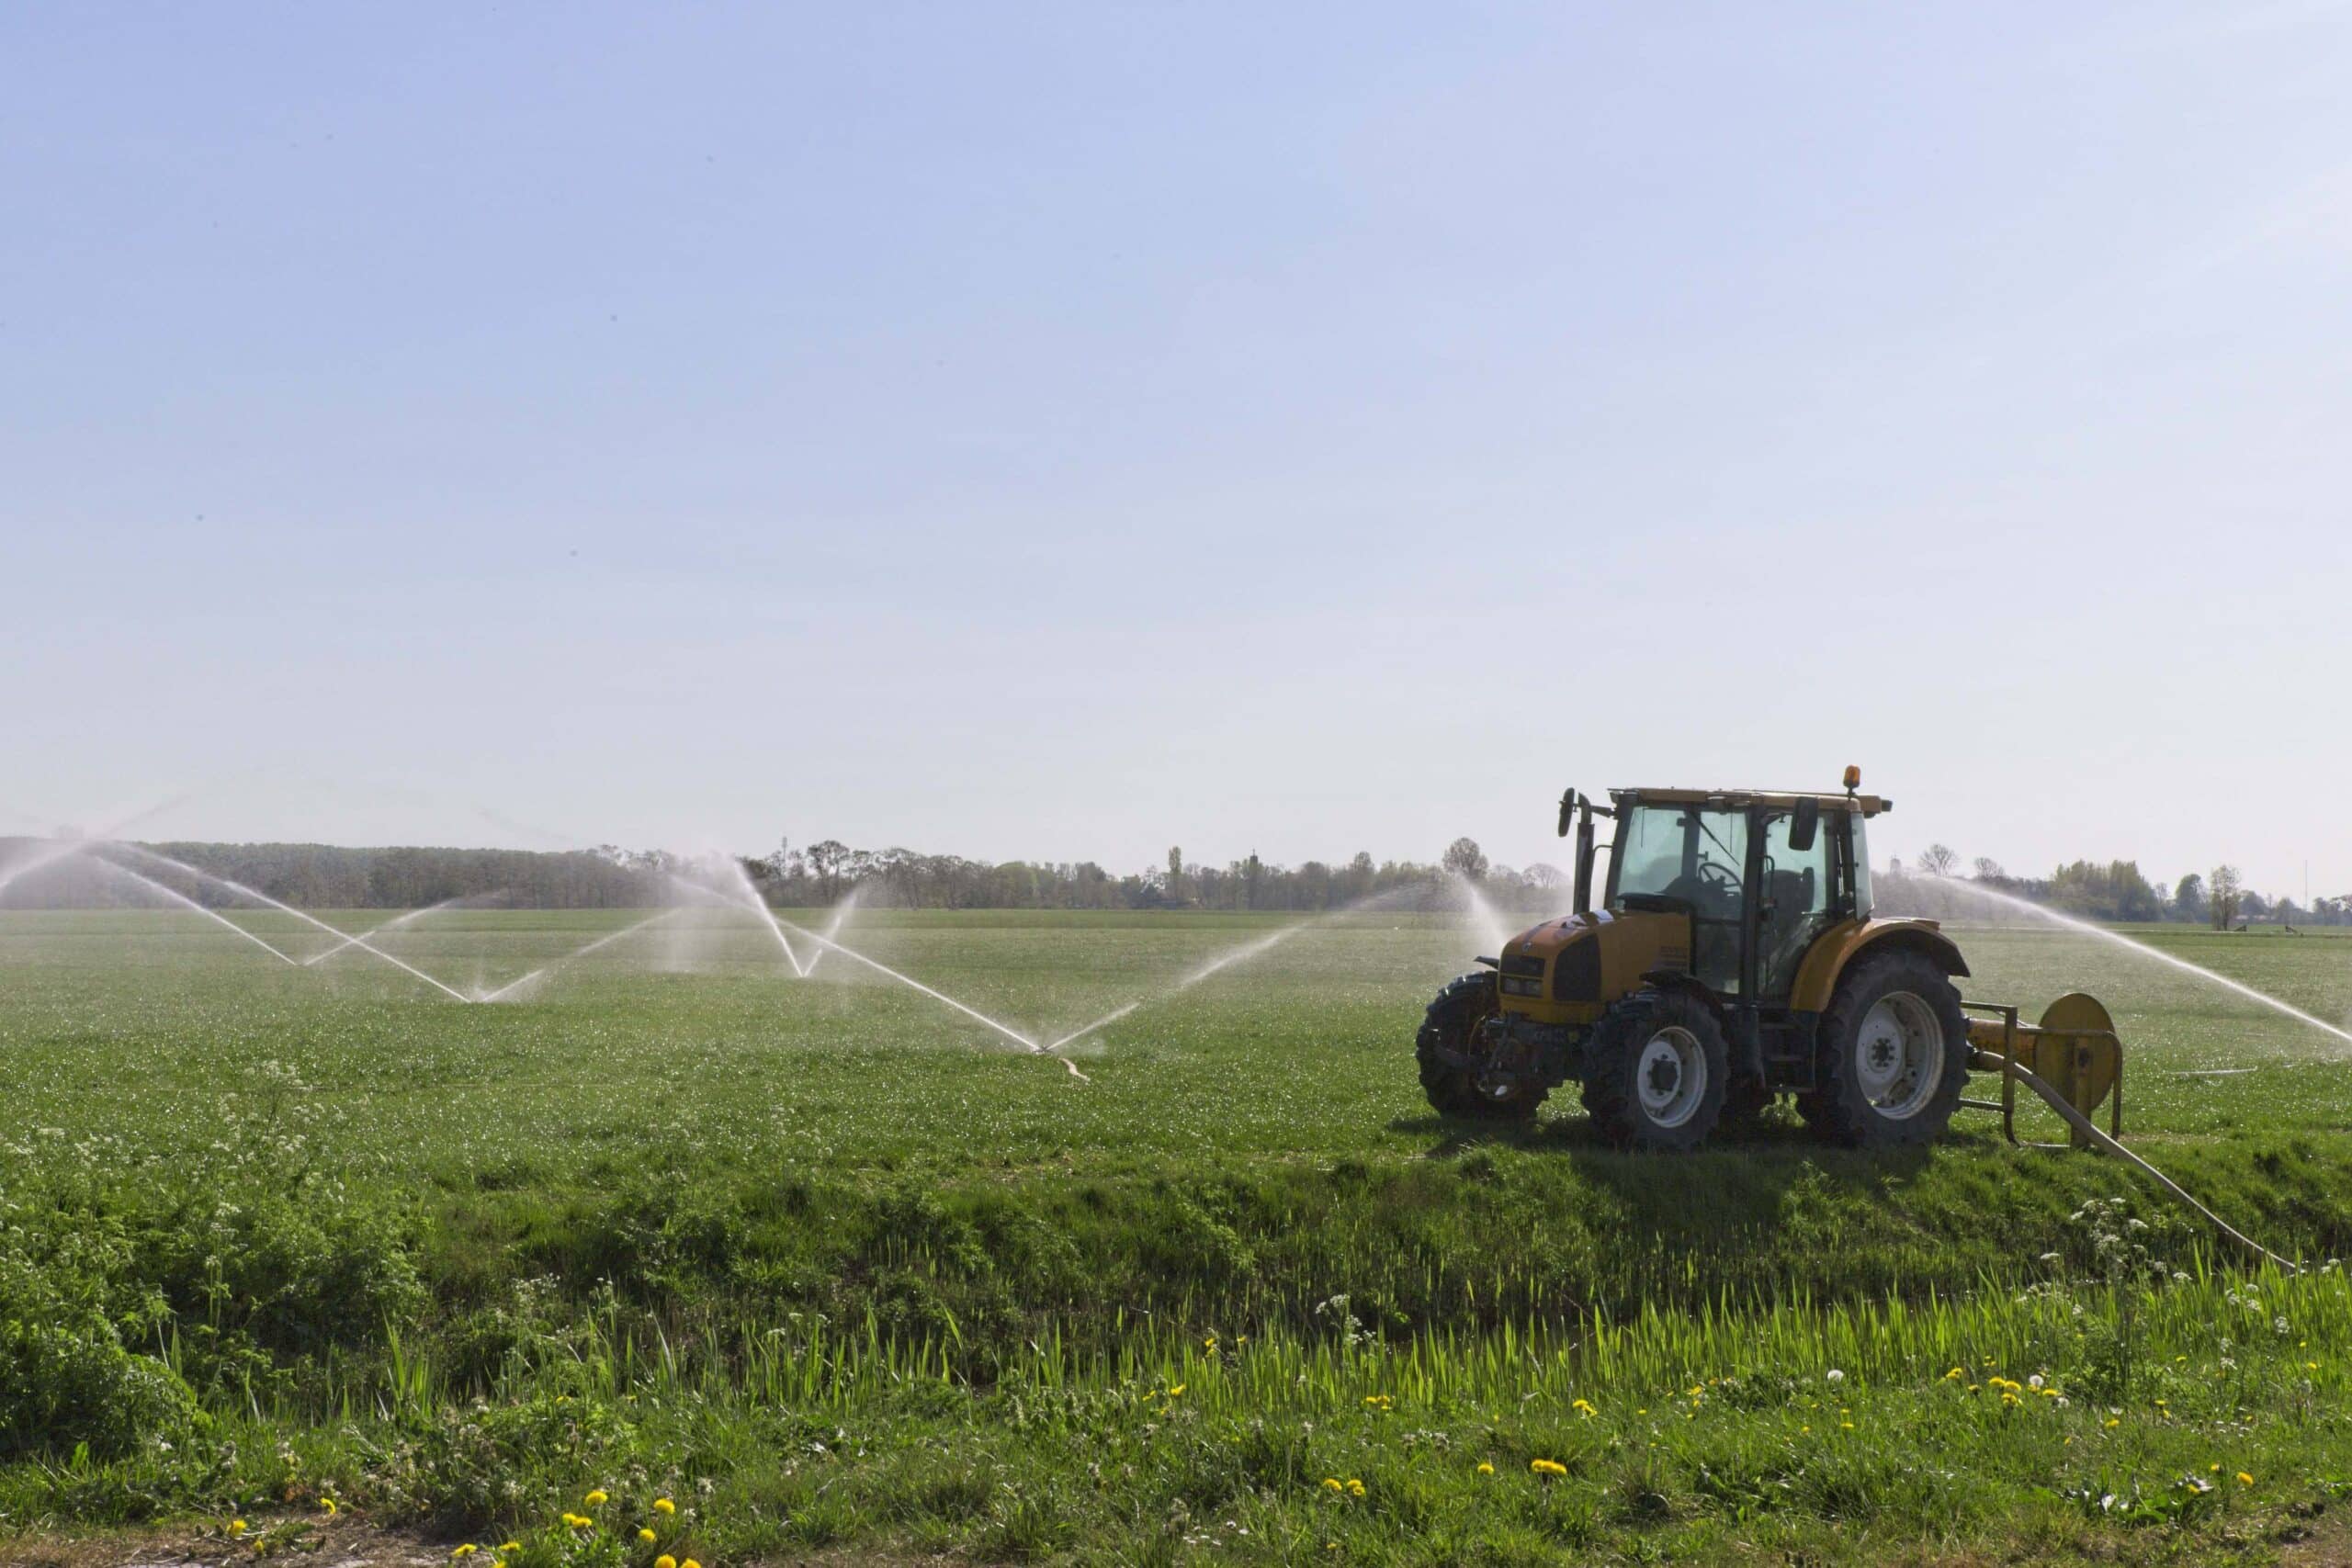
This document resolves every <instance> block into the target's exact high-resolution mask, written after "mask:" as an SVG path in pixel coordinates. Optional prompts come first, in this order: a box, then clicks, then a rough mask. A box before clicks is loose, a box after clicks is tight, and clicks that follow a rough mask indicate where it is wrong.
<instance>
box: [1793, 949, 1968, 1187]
mask: <svg viewBox="0 0 2352 1568" xmlns="http://www.w3.org/2000/svg"><path fill="white" fill-rule="evenodd" d="M1818 1038H1819V1041H1820V1044H1819V1051H1820V1055H1819V1056H1818V1057H1817V1059H1816V1060H1817V1062H1818V1065H1819V1072H1818V1075H1817V1077H1816V1079H1815V1081H1816V1083H1817V1084H1818V1085H1819V1087H1818V1088H1817V1089H1815V1091H1814V1092H1813V1093H1811V1094H1807V1095H1802V1096H1800V1097H1798V1100H1797V1105H1798V1108H1799V1109H1800V1110H1801V1111H1804V1119H1805V1121H1806V1122H1807V1123H1809V1124H1810V1125H1811V1126H1812V1128H1813V1131H1814V1133H1815V1135H1816V1136H1818V1137H1821V1138H1823V1139H1826V1140H1827V1141H1828V1142H1830V1143H1835V1144H1844V1145H1848V1146H1849V1147H1851V1148H1865V1149H1867V1148H1892V1147H1895V1146H1898V1145H1907V1144H1924V1143H1928V1142H1929V1141H1931V1140H1933V1139H1935V1138H1938V1137H1939V1136H1941V1135H1942V1134H1943V1130H1944V1128H1945V1127H1946V1126H1948V1125H1950V1124H1951V1113H1952V1112H1953V1111H1955V1110H1957V1109H1958V1108H1959V1105H1960V1089H1961V1084H1962V1081H1963V1080H1964V1079H1965V1078H1966V1077H1968V1056H1969V1046H1968V1018H1967V1015H1966V1014H1964V1013H1962V1011H1961V1010H1960V993H1959V992H1958V991H1956V990H1954V989H1952V984H1951V980H1950V979H1949V978H1947V977H1946V976H1945V975H1944V972H1943V970H1942V969H1941V968H1940V967H1939V965H1938V964H1936V962H1935V961H1934V960H1933V959H1931V958H1929V957H1928V956H1927V955H1926V954H1925V953H1903V952H1895V953H1880V954H1877V955H1876V956H1873V957H1869V958H1863V959H1860V960H1859V961H1858V962H1856V964H1854V966H1853V967H1852V968H1851V969H1849V970H1848V971H1847V972H1846V975H1845V976H1844V977H1843V978H1842V979H1840V980H1839V981H1838V989H1837V991H1836V993H1835V994H1834V995H1832V996H1831V998H1829V1006H1828V1007H1827V1008H1826V1009H1825V1010H1823V1011H1822V1014H1821V1027H1820V1032H1819V1036H1818Z"/></svg>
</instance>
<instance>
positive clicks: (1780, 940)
mask: <svg viewBox="0 0 2352 1568" xmlns="http://www.w3.org/2000/svg"><path fill="white" fill-rule="evenodd" d="M1789 820H1790V819H1789V818H1787V817H1786V816H1781V817H1776V818H1773V819H1772V820H1771V822H1770V824H1769V825H1767V826H1766V828H1765V829H1764V888H1763V893H1764V899H1765V903H1764V908H1762V909H1761V910H1760V911H1759V914H1760V916H1761V918H1760V919H1758V922H1757V945H1758V957H1759V959H1760V960H1761V962H1760V963H1759V964H1758V971H1759V973H1760V974H1761V976H1762V981H1763V987H1764V994H1765V995H1766V996H1767V997H1785V996H1787V995H1788V994H1789V990H1790V988H1791V987H1792V986H1794V985H1795V984H1796V977H1797V965H1799V964H1802V963H1804V955H1805V953H1806V952H1807V951H1808V950H1809V949H1810V948H1811V947H1812V946H1813V940H1814V938H1815V937H1816V936H1818V935H1820V934H1821V931H1822V928H1823V927H1825V926H1826V925H1827V924H1828V923H1829V919H1830V906H1831V904H1832V902H1833V901H1834V895H1835V893H1836V890H1837V883H1836V878H1835V876H1834V875H1833V874H1832V873H1833V863H1832V861H1831V858H1830V856H1831V852H1832V845H1833V843H1834V841H1835V839H1836V834H1835V832H1834V831H1833V830H1832V825H1831V824H1829V823H1826V822H1825V823H1823V824H1822V829H1821V831H1820V832H1818V833H1815V835H1814V840H1813V847H1812V848H1811V849H1809V850H1806V851H1804V852H1798V851H1795V850H1792V849H1791V848H1790V847H1789Z"/></svg>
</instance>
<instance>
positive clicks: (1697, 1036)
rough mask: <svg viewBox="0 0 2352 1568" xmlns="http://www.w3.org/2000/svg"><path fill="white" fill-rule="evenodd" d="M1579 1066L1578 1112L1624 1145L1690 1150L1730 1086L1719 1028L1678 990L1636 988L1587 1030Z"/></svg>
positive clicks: (1710, 1126)
mask: <svg viewBox="0 0 2352 1568" xmlns="http://www.w3.org/2000/svg"><path fill="white" fill-rule="evenodd" d="M1585 1066H1586V1072H1585V1079H1584V1108H1585V1109H1586V1110H1587V1111H1590V1112H1591V1113H1592V1119H1593V1122H1594V1123H1595V1124H1596V1125H1598V1126H1599V1127H1600V1132H1601V1135H1602V1136H1604V1137H1606V1138H1607V1139H1608V1140H1609V1141H1610V1142H1611V1143H1613V1144H1616V1145H1620V1146H1621V1147H1624V1148H1631V1149H1674V1150H1682V1149H1695V1148H1697V1147H1698V1146H1699V1145H1701V1144H1702V1143H1704V1142H1706V1141H1707V1134H1710V1133H1712V1132H1713V1131H1714V1130H1715V1123H1716V1122H1718V1121H1720V1120H1721V1119H1722V1117H1723V1111H1724V1096H1725V1094H1726V1093H1728V1092H1729V1090H1730V1089H1731V1047H1730V1045H1729V1043H1727V1042H1726V1041H1725V1040H1724V1030H1723V1025H1722V1024H1721V1023H1719V1022H1717V1021H1716V1020H1715V1014H1714V1010H1713V1009H1712V1008H1710V1007H1708V1006H1707V1004H1706V1003H1704V1002H1702V1001H1701V1000H1700V999H1699V998H1696V997H1693V996H1690V995H1687V994H1685V993H1683V992H1680V991H1643V992H1639V993H1636V994H1635V995H1634V996H1632V997H1629V998H1626V999H1625V1000H1623V1001H1622V1002H1620V1003H1618V1004H1617V1005H1616V1006H1615V1007H1613V1008H1611V1009H1610V1010H1609V1011H1608V1012H1606V1013H1604V1014H1603V1015H1601V1020H1600V1022H1599V1023H1597V1024H1595V1025H1594V1026H1593V1032H1592V1038H1591V1041H1590V1043H1589V1044H1588V1045H1587V1047H1586V1057H1585Z"/></svg>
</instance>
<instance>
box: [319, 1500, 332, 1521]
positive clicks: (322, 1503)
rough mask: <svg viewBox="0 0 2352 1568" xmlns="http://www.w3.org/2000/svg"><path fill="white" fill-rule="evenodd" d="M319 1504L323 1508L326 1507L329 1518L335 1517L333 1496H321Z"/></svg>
mask: <svg viewBox="0 0 2352 1568" xmlns="http://www.w3.org/2000/svg"><path fill="white" fill-rule="evenodd" d="M319 1506H320V1507H322V1508H324V1509H325V1510H326V1511H327V1517H329V1518H333V1517H334V1513H335V1509H334V1498H332V1497H322V1498H320V1499H319Z"/></svg>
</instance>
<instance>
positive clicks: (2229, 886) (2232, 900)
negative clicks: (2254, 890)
mask: <svg viewBox="0 0 2352 1568" xmlns="http://www.w3.org/2000/svg"><path fill="white" fill-rule="evenodd" d="M2244 898H2245V883H2244V882H2242V881H2240V880H2239V877H2238V868H2237V867H2236V866H2233V865H2217V866H2215V867H2214V868H2213V869H2212V871H2211V873H2209V874H2207V876H2206V878H2205V903H2206V908H2208V909H2210V910H2211V913H2212V918H2213V929H2214V930H2215V931H2228V930H2229V929H2230V928H2231V927H2232V926H2234V925H2236V924H2237V923H2238V906H2239V904H2240V903H2241V902H2242V901H2243V900H2244Z"/></svg>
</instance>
